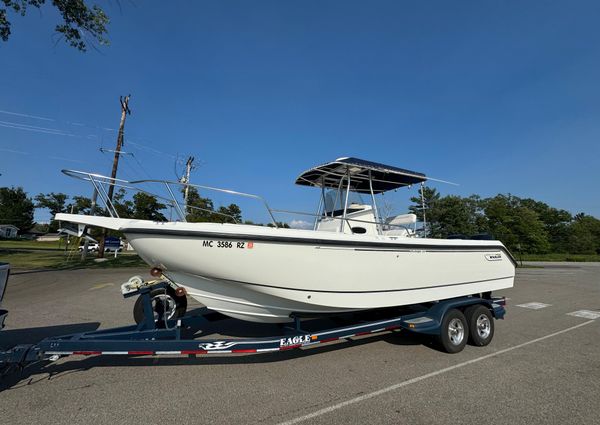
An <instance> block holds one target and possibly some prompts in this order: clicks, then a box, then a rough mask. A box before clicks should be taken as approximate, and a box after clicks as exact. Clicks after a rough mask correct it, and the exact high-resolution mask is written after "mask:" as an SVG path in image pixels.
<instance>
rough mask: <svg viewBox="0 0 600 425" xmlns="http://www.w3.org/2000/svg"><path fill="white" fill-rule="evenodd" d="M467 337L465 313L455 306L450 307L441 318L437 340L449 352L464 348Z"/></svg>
mask: <svg viewBox="0 0 600 425" xmlns="http://www.w3.org/2000/svg"><path fill="white" fill-rule="evenodd" d="M468 338H469V326H468V323H467V319H466V318H465V315H464V314H463V313H462V312H461V311H460V310H457V309H455V308H453V309H450V310H448V311H447V312H446V314H444V317H443V318H442V325H441V327H440V334H439V336H438V342H439V344H440V345H441V348H442V349H443V350H444V351H446V352H447V353H450V354H455V353H459V352H461V351H462V350H463V348H465V345H466V344H467V340H468Z"/></svg>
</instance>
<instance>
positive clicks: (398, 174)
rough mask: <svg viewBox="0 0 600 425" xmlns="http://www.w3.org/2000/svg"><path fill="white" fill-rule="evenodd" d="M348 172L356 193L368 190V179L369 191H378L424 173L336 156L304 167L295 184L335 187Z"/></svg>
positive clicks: (404, 183)
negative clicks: (322, 162) (305, 169)
mask: <svg viewBox="0 0 600 425" xmlns="http://www.w3.org/2000/svg"><path fill="white" fill-rule="evenodd" d="M348 174H350V188H351V189H350V190H352V191H354V192H359V193H371V187H370V184H369V179H371V180H372V185H373V193H382V192H386V191H388V190H393V189H397V188H399V187H403V186H409V185H412V184H415V183H421V182H424V181H426V180H427V177H426V176H425V174H423V173H417V172H415V171H410V170H405V169H403V168H397V167H392V166H390V165H384V164H379V163H377V162H371V161H365V160H364V159H358V158H338V159H336V160H335V161H332V162H328V163H327V164H323V165H319V166H318V167H314V168H311V169H310V170H307V171H305V172H304V173H302V174H301V175H300V176H299V177H298V178H297V179H296V184H299V185H302V186H316V187H329V188H335V189H337V188H338V187H339V185H340V181H341V180H342V179H344V183H343V184H342V185H343V187H346V185H347V183H346V181H345V180H346V179H347V177H348Z"/></svg>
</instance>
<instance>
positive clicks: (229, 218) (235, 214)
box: [218, 204, 242, 223]
mask: <svg viewBox="0 0 600 425" xmlns="http://www.w3.org/2000/svg"><path fill="white" fill-rule="evenodd" d="M218 212H219V213H221V218H222V219H223V220H225V221H223V222H224V223H231V222H233V223H241V222H242V210H241V209H240V207H238V206H237V205H236V204H229V206H227V207H219V210H218Z"/></svg>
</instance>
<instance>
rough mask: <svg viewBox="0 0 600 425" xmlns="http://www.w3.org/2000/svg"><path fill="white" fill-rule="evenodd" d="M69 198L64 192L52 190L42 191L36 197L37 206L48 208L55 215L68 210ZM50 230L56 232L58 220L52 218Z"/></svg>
mask: <svg viewBox="0 0 600 425" xmlns="http://www.w3.org/2000/svg"><path fill="white" fill-rule="evenodd" d="M67 199H69V197H68V196H67V195H65V194H64V193H60V192H59V193H54V192H50V193H47V194H45V195H44V194H43V193H40V194H39V195H37V196H36V197H35V202H36V203H35V207H36V208H47V209H48V210H50V214H52V217H54V216H55V215H56V214H58V213H64V212H68V211H69V210H67ZM48 230H49V231H50V232H56V231H57V230H58V222H57V221H56V220H54V219H51V220H50V227H49V229H48Z"/></svg>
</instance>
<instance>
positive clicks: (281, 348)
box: [279, 344, 302, 351]
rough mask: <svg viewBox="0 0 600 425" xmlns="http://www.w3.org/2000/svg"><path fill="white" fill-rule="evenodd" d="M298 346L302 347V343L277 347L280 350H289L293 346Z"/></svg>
mask: <svg viewBox="0 0 600 425" xmlns="http://www.w3.org/2000/svg"><path fill="white" fill-rule="evenodd" d="M300 347H302V344H296V345H288V346H287V347H279V349H280V350H281V351H283V350H291V349H293V348H300Z"/></svg>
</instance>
